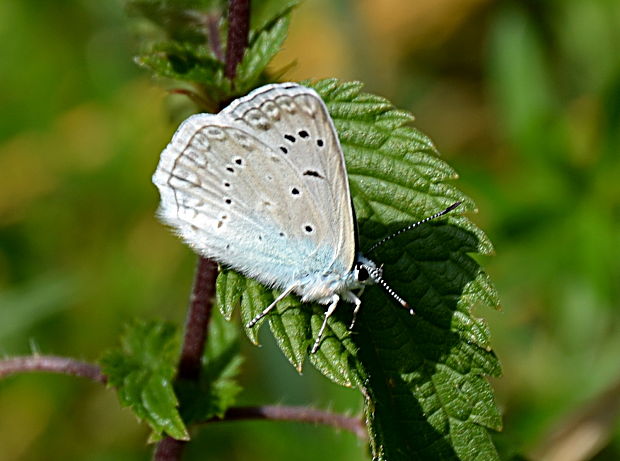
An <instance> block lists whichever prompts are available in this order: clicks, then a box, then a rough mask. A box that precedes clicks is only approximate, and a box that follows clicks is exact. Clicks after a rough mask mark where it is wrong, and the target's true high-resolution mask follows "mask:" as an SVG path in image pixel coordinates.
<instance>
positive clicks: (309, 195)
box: [153, 83, 459, 353]
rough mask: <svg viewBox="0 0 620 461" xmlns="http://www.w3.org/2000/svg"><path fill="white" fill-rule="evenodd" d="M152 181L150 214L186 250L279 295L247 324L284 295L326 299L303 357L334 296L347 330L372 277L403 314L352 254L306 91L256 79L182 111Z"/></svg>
mask: <svg viewBox="0 0 620 461" xmlns="http://www.w3.org/2000/svg"><path fill="white" fill-rule="evenodd" d="M153 182H154V183H155V185H156V186H157V187H158V188H159V192H160V195H161V206H160V208H159V211H158V214H159V216H160V218H161V219H162V221H164V222H165V223H166V224H169V225H170V226H172V227H173V228H174V230H175V231H176V232H177V233H178V234H179V235H180V236H181V238H182V239H183V240H184V241H185V242H186V243H187V244H188V245H189V246H190V247H192V248H193V249H194V251H195V252H196V253H198V254H200V255H202V256H204V257H207V258H210V259H213V260H215V261H217V262H219V263H221V264H223V265H225V266H227V267H230V268H232V269H234V270H236V271H238V272H241V273H242V274H244V275H246V276H248V277H251V278H254V279H256V280H258V281H259V282H261V283H262V284H264V285H266V286H268V287H270V288H275V289H279V290H283V291H282V292H281V294H280V295H279V296H278V297H277V298H276V299H275V301H274V302H273V303H272V304H270V305H269V306H267V307H266V308H265V309H264V310H263V311H262V312H261V313H260V314H259V315H258V316H256V317H255V318H254V319H253V320H252V321H250V322H249V323H248V327H252V326H254V325H255V324H256V322H257V321H258V320H260V319H261V318H263V317H264V316H265V315H267V314H268V313H269V311H270V310H271V309H273V308H274V306H275V305H276V304H277V303H278V302H279V301H281V300H282V299H284V298H285V297H286V296H288V295H289V294H291V293H295V294H297V295H299V296H301V300H302V302H318V303H320V304H326V305H328V308H327V311H326V312H325V317H324V320H323V323H322V325H321V328H320V330H319V333H318V335H317V338H316V340H315V342H314V345H313V347H312V352H313V353H314V352H316V351H317V350H318V348H319V346H320V342H321V338H322V336H323V333H324V331H325V327H326V325H327V319H328V318H329V317H330V316H331V315H332V314H333V312H334V310H335V309H336V306H337V304H338V302H339V300H340V299H344V300H345V301H348V302H350V303H353V304H354V305H355V308H354V310H353V320H352V322H351V328H352V327H353V324H354V322H355V315H356V314H357V313H358V311H359V309H360V306H361V301H360V298H359V296H360V292H361V291H362V290H363V288H364V286H365V285H366V284H369V283H378V284H380V285H381V286H382V287H383V288H384V289H385V290H386V291H387V292H388V293H389V294H390V295H391V296H392V297H393V298H394V299H396V300H397V301H398V302H399V303H400V304H401V305H402V306H404V307H406V308H408V309H410V308H409V306H408V304H407V303H406V302H405V301H404V300H403V299H402V298H401V297H399V296H398V295H397V294H396V293H395V292H394V291H393V290H392V289H391V288H390V287H389V286H388V285H387V284H386V283H385V282H384V281H383V279H382V273H383V271H382V268H381V267H378V266H377V265H376V264H375V263H374V262H372V261H370V260H369V259H367V258H365V257H364V256H362V255H361V253H359V251H358V248H357V228H356V223H355V220H354V211H353V206H352V202H351V194H350V191H349V183H348V177H347V172H346V169H345V161H344V156H343V153H342V148H341V147H340V142H339V140H338V136H337V133H336V129H335V128H334V124H333V122H332V119H331V117H330V116H329V114H328V111H327V108H326V106H325V103H324V102H323V100H322V99H321V97H320V96H319V95H318V94H317V93H316V92H315V91H314V90H312V89H310V88H306V87H304V86H301V85H298V84H296V83H280V84H272V85H266V86H263V87H261V88H258V89H256V90H254V91H252V92H251V93H250V94H248V95H247V96H245V97H243V98H240V99H237V100H235V101H233V102H232V103H231V104H230V105H229V106H228V107H226V108H225V109H224V110H222V111H221V112H220V113H218V114H197V115H193V116H191V117H189V118H188V119H187V120H186V121H185V122H183V123H182V124H181V126H180V127H179V129H178V130H177V132H176V133H175V134H174V136H173V138H172V141H171V142H170V144H169V145H168V146H167V147H166V149H165V150H164V151H163V152H162V154H161V159H160V162H159V165H158V166H157V170H156V171H155V174H154V175H153ZM458 205H459V203H455V204H454V205H452V206H450V207H448V208H447V209H445V210H443V211H441V212H439V213H437V214H435V215H433V216H431V217H429V218H426V219H424V220H422V221H420V222H417V223H414V224H412V225H411V226H408V227H407V228H406V229H403V230H402V231H404V230H408V229H411V228H413V227H416V226H418V225H419V224H422V223H424V222H426V221H428V220H430V219H434V218H436V217H438V216H441V215H443V214H445V213H447V212H449V211H451V210H452V209H454V208H456V207H457V206H458ZM402 231H399V232H398V233H397V234H399V233H400V232H402ZM397 234H394V235H397ZM394 235H392V236H390V237H387V238H385V239H383V240H382V241H380V242H378V243H377V244H376V245H375V246H373V247H372V248H371V250H372V249H374V248H376V246H378V245H380V244H382V243H384V242H385V241H386V240H388V239H389V238H391V237H393V236H394ZM357 290H360V292H357V293H355V291H357ZM410 312H411V313H413V310H411V309H410Z"/></svg>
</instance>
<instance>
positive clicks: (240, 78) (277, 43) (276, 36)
mask: <svg viewBox="0 0 620 461" xmlns="http://www.w3.org/2000/svg"><path fill="white" fill-rule="evenodd" d="M288 25H289V17H288V16H287V15H285V16H283V17H282V18H280V19H278V20H277V21H276V22H275V23H274V24H273V25H272V26H271V27H269V28H267V29H265V30H263V31H262V32H260V33H259V34H258V35H257V37H256V38H255V39H254V40H253V41H252V42H251V43H250V46H249V48H247V49H246V51H245V53H244V55H243V59H242V60H241V62H240V63H239V66H237V74H236V76H235V85H234V86H235V90H236V91H237V92H239V93H241V94H243V93H247V92H248V91H249V90H250V89H251V88H253V87H254V86H256V85H257V83H258V80H259V77H260V76H261V74H262V73H263V72H264V70H265V68H266V67H267V64H269V61H271V59H272V58H273V57H274V56H275V55H276V54H277V53H278V51H280V48H281V47H282V43H283V42H284V39H286V34H287V32H288Z"/></svg>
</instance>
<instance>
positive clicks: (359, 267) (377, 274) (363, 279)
mask: <svg viewBox="0 0 620 461" xmlns="http://www.w3.org/2000/svg"><path fill="white" fill-rule="evenodd" d="M353 276H354V277H355V280H356V281H357V283H358V284H359V285H360V286H364V285H368V284H372V283H376V284H377V285H380V286H381V288H383V289H384V290H385V291H386V292H387V293H388V294H389V295H390V296H391V297H392V298H394V299H395V300H396V301H398V303H399V304H400V305H402V306H403V307H405V308H406V309H409V310H410V312H411V313H413V310H412V309H410V307H409V304H408V303H407V301H405V300H404V299H403V298H401V297H400V296H398V294H397V293H396V292H395V291H394V290H393V289H392V288H391V287H390V286H389V285H388V284H387V282H386V281H385V280H383V266H377V265H376V264H375V263H374V262H373V261H371V260H370V259H368V258H365V257H364V256H362V255H358V256H357V260H356V262H355V265H354V266H353Z"/></svg>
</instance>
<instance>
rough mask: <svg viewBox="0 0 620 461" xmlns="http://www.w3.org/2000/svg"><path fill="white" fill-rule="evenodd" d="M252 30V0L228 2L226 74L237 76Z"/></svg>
mask: <svg viewBox="0 0 620 461" xmlns="http://www.w3.org/2000/svg"><path fill="white" fill-rule="evenodd" d="M249 31H250V0H230V2H229V3H228V41H227V42H226V67H225V70H224V72H225V74H226V77H228V78H229V79H230V80H232V79H233V78H235V74H236V72H237V65H238V64H239V63H240V62H241V59H242V58H243V53H244V52H245V49H246V48H247V47H248V35H249Z"/></svg>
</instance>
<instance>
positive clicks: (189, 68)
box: [136, 41, 232, 108]
mask: <svg viewBox="0 0 620 461" xmlns="http://www.w3.org/2000/svg"><path fill="white" fill-rule="evenodd" d="M136 63H137V64H138V65H140V66H142V67H144V68H146V69H149V70H150V71H151V72H153V73H154V74H155V75H157V76H159V77H163V78H168V79H173V80H177V81H179V82H185V84H187V83H192V84H196V85H198V87H197V88H196V89H195V91H199V93H200V94H196V96H197V98H198V99H200V98H202V101H198V102H199V104H200V105H202V106H204V107H205V108H208V107H216V106H217V102H219V101H222V100H225V99H228V98H229V97H230V95H231V88H232V87H231V84H230V81H229V80H228V79H227V78H226V77H224V65H223V64H222V63H221V62H220V61H218V60H217V59H216V58H215V57H213V56H212V55H211V53H210V52H209V51H208V50H207V49H206V48H205V47H204V46H202V45H195V44H191V43H179V42H173V41H169V42H160V43H157V44H156V45H154V46H152V47H151V49H150V50H149V51H148V52H146V53H144V54H141V55H139V56H137V57H136Z"/></svg>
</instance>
